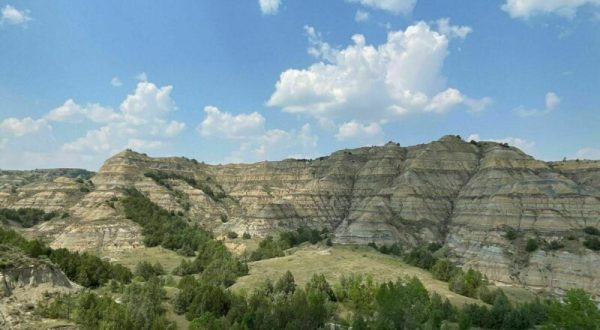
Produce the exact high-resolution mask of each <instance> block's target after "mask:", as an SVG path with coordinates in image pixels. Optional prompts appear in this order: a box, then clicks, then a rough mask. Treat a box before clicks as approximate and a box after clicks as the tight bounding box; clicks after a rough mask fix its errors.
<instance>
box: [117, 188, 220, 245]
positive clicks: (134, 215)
mask: <svg viewBox="0 0 600 330" xmlns="http://www.w3.org/2000/svg"><path fill="white" fill-rule="evenodd" d="M121 204H122V205H123V208H124V211H125V216H126V217H127V218H128V219H131V220H132V221H134V222H135V223H137V224H139V225H140V226H142V234H143V235H144V245H146V246H148V247H152V246H159V245H160V246H162V247H164V248H166V249H169V250H173V251H176V252H178V253H179V254H182V255H185V256H193V255H194V254H195V252H196V251H197V250H198V249H199V248H200V246H202V245H203V244H204V243H206V242H207V241H209V240H211V239H212V235H211V233H209V232H207V231H205V230H203V229H201V228H199V227H197V226H191V225H190V224H189V223H188V221H187V219H186V218H184V217H183V216H182V215H176V214H174V213H171V212H169V211H167V210H165V209H163V208H161V207H160V206H158V205H156V204H154V203H153V202H152V201H150V200H149V199H148V198H147V197H146V196H144V195H143V194H142V193H140V192H139V191H138V190H136V189H128V190H126V196H125V197H124V198H123V199H122V200H121Z"/></svg>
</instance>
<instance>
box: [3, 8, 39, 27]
mask: <svg viewBox="0 0 600 330" xmlns="http://www.w3.org/2000/svg"><path fill="white" fill-rule="evenodd" d="M1 14H2V15H1V16H0V24H10V25H23V26H25V25H27V22H29V21H31V20H32V18H31V16H29V14H30V12H29V10H27V9H24V10H19V9H17V8H15V7H13V6H11V5H6V6H4V8H2V12H1Z"/></svg>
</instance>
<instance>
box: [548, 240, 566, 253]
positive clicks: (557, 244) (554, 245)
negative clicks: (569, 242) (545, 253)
mask: <svg viewBox="0 0 600 330" xmlns="http://www.w3.org/2000/svg"><path fill="white" fill-rule="evenodd" d="M564 247H565V245H564V244H563V243H561V242H560V241H551V242H550V243H548V245H547V248H548V250H550V251H555V250H560V249H562V248H564Z"/></svg>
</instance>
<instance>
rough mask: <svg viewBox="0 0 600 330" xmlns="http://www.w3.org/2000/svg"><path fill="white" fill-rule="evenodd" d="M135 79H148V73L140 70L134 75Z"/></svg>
mask: <svg viewBox="0 0 600 330" xmlns="http://www.w3.org/2000/svg"><path fill="white" fill-rule="evenodd" d="M135 79H136V80H137V81H148V75H147V74H146V72H140V73H138V74H137V75H136V76H135Z"/></svg>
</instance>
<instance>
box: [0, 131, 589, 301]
mask: <svg viewBox="0 0 600 330" xmlns="http://www.w3.org/2000/svg"><path fill="white" fill-rule="evenodd" d="M152 173H154V174H156V173H160V174H161V176H156V175H152ZM69 180H71V181H69ZM9 181H10V180H8V179H6V180H5V182H9ZM125 188H136V189H138V190H139V191H141V192H142V193H143V194H145V195H146V196H147V197H148V198H150V199H151V200H152V201H153V202H155V203H156V204H158V205H160V206H162V207H163V208H165V209H167V210H170V211H173V212H177V213H183V214H185V215H186V216H187V217H189V218H190V219H191V220H192V221H194V222H196V223H198V224H199V225H202V226H204V227H206V228H208V229H210V230H213V231H216V232H217V233H224V232H227V231H235V232H237V233H238V234H242V233H243V232H248V233H250V234H252V236H265V235H268V234H272V233H273V232H276V231H280V230H289V229H294V228H296V227H298V226H309V227H313V228H319V229H322V228H327V229H329V230H330V231H332V232H333V233H334V237H335V238H334V242H336V243H341V244H366V243H369V242H375V243H377V244H392V243H401V244H402V245H404V246H407V247H410V246H415V245H417V244H420V243H424V242H429V241H437V242H440V243H444V244H445V245H446V246H447V247H448V251H450V255H451V257H452V258H453V259H454V260H456V261H458V262H459V263H461V264H463V265H465V267H473V268H477V269H479V270H480V271H482V272H483V273H485V274H486V275H487V276H488V278H490V279H491V280H494V281H499V282H504V283H520V284H524V285H528V286H530V287H532V288H550V289H551V290H553V291H555V292H560V291H561V290H564V289H567V288H571V287H583V288H585V289H587V290H589V291H591V292H594V293H595V294H600V267H597V265H600V263H599V262H600V254H599V253H598V252H594V251H592V250H589V249H587V248H585V247H584V246H583V244H582V242H583V241H584V240H585V239H586V235H587V234H585V233H584V232H583V228H584V227H587V226H592V227H596V228H598V227H599V226H600V161H564V162H543V161H539V160H536V159H534V158H532V157H531V156H528V155H526V154H525V153H523V152H522V151H520V150H519V149H517V148H514V147H509V146H507V145H503V144H498V143H493V142H478V143H476V142H471V143H467V142H465V141H463V140H462V139H460V138H459V137H456V136H445V137H443V138H441V139H440V140H438V141H434V142H431V143H429V144H422V145H417V146H411V147H401V146H400V145H399V144H396V143H391V142H390V143H388V144H386V145H384V146H380V147H364V148H357V149H349V150H341V151H337V152H334V153H333V154H331V155H330V156H327V157H320V158H317V159H314V160H295V159H287V160H283V161H277V162H260V163H255V164H228V165H208V164H204V163H200V162H198V161H196V160H192V159H187V158H175V157H169V158H152V157H148V156H147V155H145V154H140V153H136V152H134V151H131V150H126V151H123V152H121V153H118V154H116V155H115V156H113V157H111V158H110V159H108V160H107V161H106V162H105V164H104V165H103V166H102V168H100V170H99V171H98V173H97V174H96V175H95V176H93V177H92V178H91V181H90V182H89V183H88V182H87V181H84V182H83V183H82V182H81V180H80V182H77V181H74V182H73V181H72V179H62V178H61V179H56V178H54V179H53V180H46V181H44V182H43V183H40V182H32V183H29V184H26V185H20V186H19V187H16V188H14V189H13V187H11V188H7V189H4V193H3V194H2V195H0V204H1V205H2V207H12V208H16V207H23V206H26V205H29V206H30V207H40V208H44V209H47V210H60V211H64V212H67V213H68V217H66V218H64V219H61V220H52V221H50V222H46V223H43V224H41V225H38V226H36V227H35V228H33V229H32V230H31V231H30V234H31V235H42V236H44V237H46V238H47V239H49V240H50V241H52V246H54V247H68V248H71V249H78V250H85V249H111V248H112V249H123V248H132V247H136V246H140V245H141V240H142V237H141V233H140V229H139V227H138V226H137V225H136V224H134V223H131V222H130V221H129V220H126V219H124V217H123V212H122V210H120V204H119V202H118V199H119V198H120V197H121V196H122V194H123V193H124V189H125ZM86 189H89V192H86ZM38 194H46V195H39V196H38ZM507 231H514V232H515V233H516V237H514V238H513V239H510V240H509V239H508V238H507V235H506V233H507ZM530 239H532V240H535V241H536V242H538V244H539V246H540V249H538V250H536V251H531V252H527V251H526V250H525V245H526V242H527V241H528V240H530ZM552 242H555V243H552ZM550 244H553V245H552V247H551V248H550V246H551V245H550Z"/></svg>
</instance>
